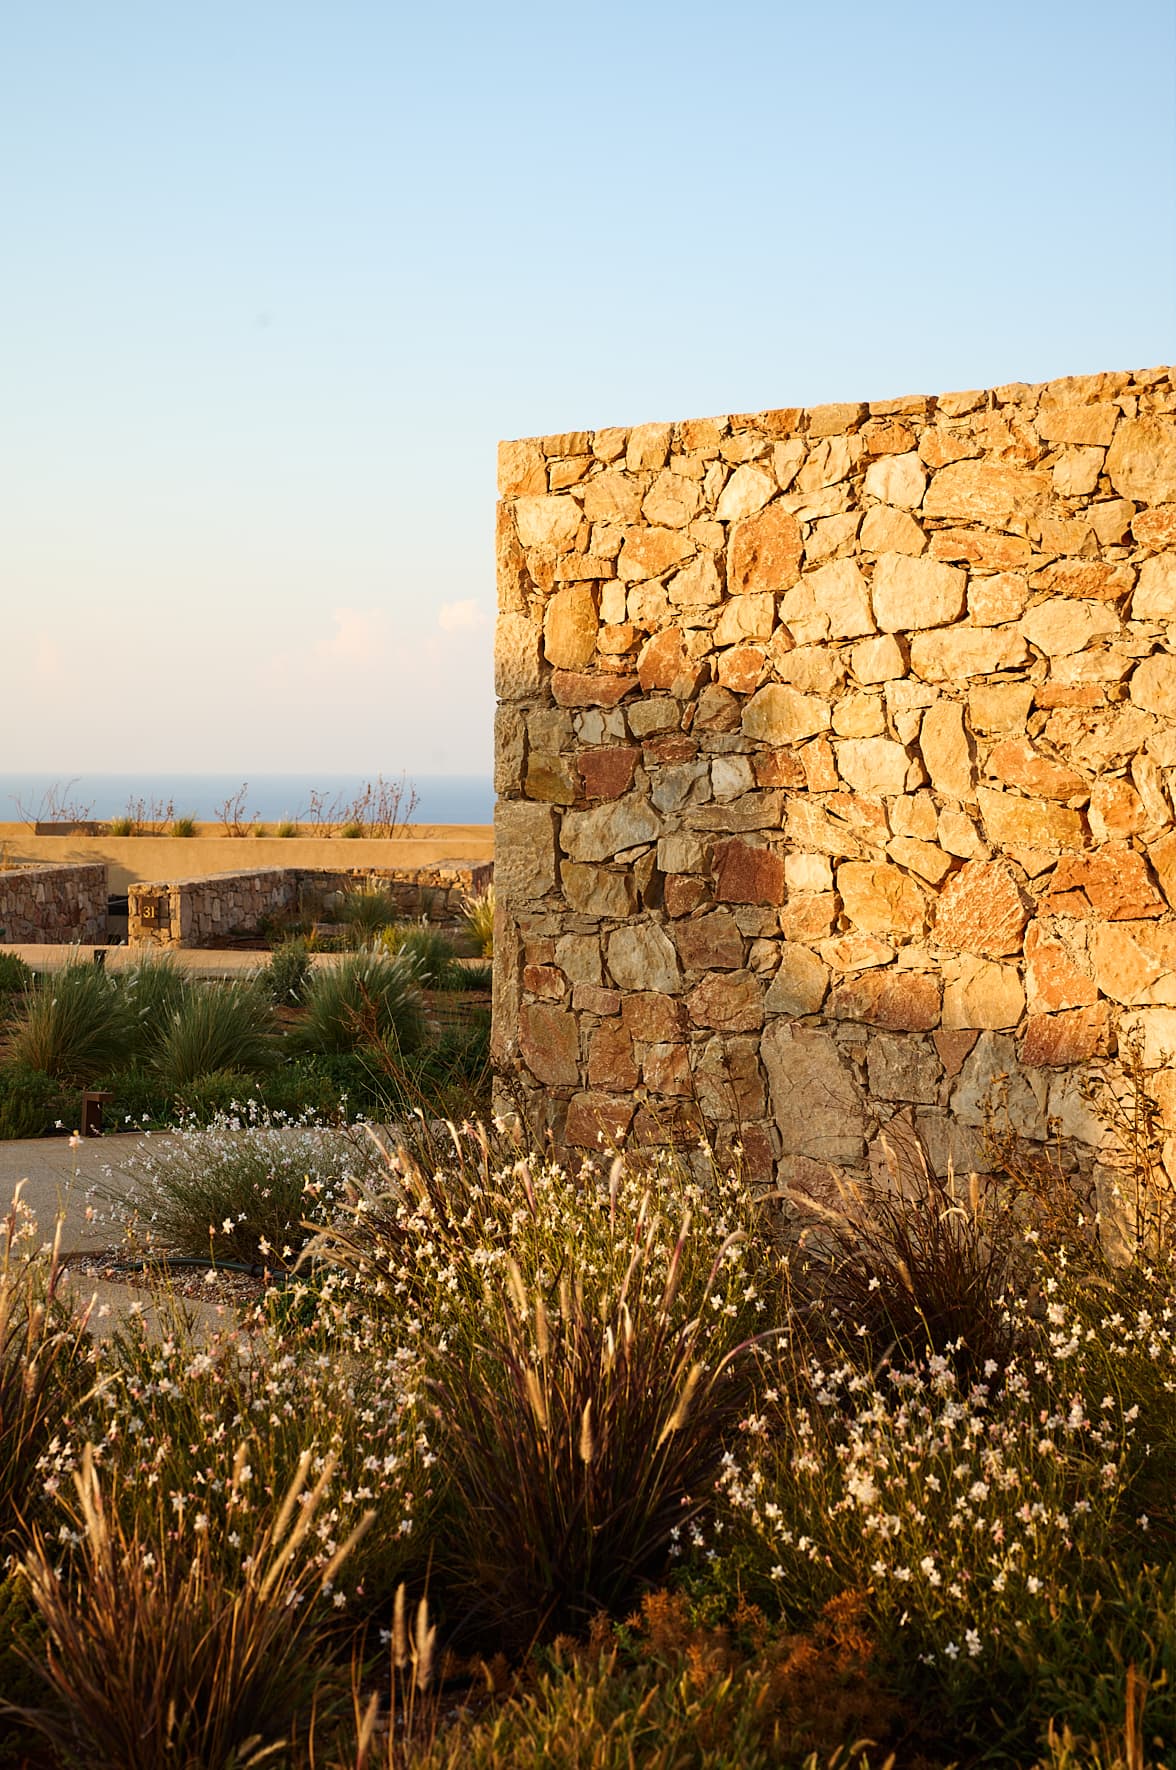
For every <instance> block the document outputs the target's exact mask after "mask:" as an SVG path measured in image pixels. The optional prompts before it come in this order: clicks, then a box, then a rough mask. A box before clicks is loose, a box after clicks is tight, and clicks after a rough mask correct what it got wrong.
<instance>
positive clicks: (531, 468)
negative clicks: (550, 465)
mask: <svg viewBox="0 0 1176 1770" xmlns="http://www.w3.org/2000/svg"><path fill="white" fill-rule="evenodd" d="M498 490H499V493H500V495H501V496H502V497H504V498H511V497H522V496H528V495H530V496H534V495H535V494H537V493H542V492H545V491H546V490H547V460H546V458H545V456H544V454H543V450H542V449H541V448H540V447H539V444H538V443H536V442H500V443H499V445H498Z"/></svg>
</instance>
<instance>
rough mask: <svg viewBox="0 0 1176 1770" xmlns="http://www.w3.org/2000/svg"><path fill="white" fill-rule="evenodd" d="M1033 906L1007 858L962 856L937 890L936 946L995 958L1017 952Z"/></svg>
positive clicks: (934, 930)
mask: <svg viewBox="0 0 1176 1770" xmlns="http://www.w3.org/2000/svg"><path fill="white" fill-rule="evenodd" d="M1032 909H1033V906H1032V904H1031V903H1030V901H1029V899H1028V898H1027V897H1026V896H1025V894H1024V892H1023V891H1022V890H1021V888H1020V886H1019V885H1018V883H1017V881H1016V879H1015V878H1014V876H1013V873H1012V870H1011V868H1010V867H1009V866H1008V864H1007V863H1006V862H1005V861H1002V860H994V861H983V860H969V861H965V863H964V865H963V866H962V867H961V868H960V870H959V872H958V873H953V874H952V875H951V877H950V878H949V879H948V880H947V882H946V884H945V885H944V887H943V889H942V891H941V892H940V893H939V896H938V898H937V899H936V901H935V906H934V921H933V925H932V932H933V934H934V936H935V939H936V940H937V941H938V942H939V944H940V946H946V947H951V948H953V949H954V950H955V951H956V952H961V953H978V954H980V956H981V957H982V958H986V959H997V958H1000V957H1001V956H1002V955H1003V954H1005V953H1019V952H1020V950H1021V940H1022V937H1023V935H1024V932H1025V924H1026V923H1027V922H1028V920H1029V917H1030V915H1031V914H1032Z"/></svg>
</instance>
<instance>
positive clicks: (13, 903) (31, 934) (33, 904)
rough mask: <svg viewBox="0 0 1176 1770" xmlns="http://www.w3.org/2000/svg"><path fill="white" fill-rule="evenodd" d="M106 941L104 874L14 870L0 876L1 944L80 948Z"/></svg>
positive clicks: (77, 869) (86, 869) (82, 869)
mask: <svg viewBox="0 0 1176 1770" xmlns="http://www.w3.org/2000/svg"><path fill="white" fill-rule="evenodd" d="M105 939H106V868H105V867H104V866H101V865H93V864H91V865H85V866H62V867H13V868H10V869H8V870H6V871H3V872H0V942H5V943H7V944H8V945H11V946H22V945H34V944H35V945H61V944H62V943H68V942H72V941H79V942H81V943H82V944H84V945H87V946H88V945H91V944H93V943H95V942H99V941H103V940H105Z"/></svg>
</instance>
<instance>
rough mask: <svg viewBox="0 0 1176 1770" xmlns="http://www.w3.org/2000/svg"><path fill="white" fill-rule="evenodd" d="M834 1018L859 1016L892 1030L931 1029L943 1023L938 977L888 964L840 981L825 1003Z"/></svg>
mask: <svg viewBox="0 0 1176 1770" xmlns="http://www.w3.org/2000/svg"><path fill="white" fill-rule="evenodd" d="M824 1013H825V1014H826V1015H827V1016H828V1018H829V1019H830V1020H859V1021H862V1022H864V1023H865V1024H866V1025H867V1026H881V1027H885V1028H886V1029H887V1030H888V1031H891V1032H930V1031H931V1029H932V1027H935V1026H938V1025H939V1015H940V984H939V980H938V978H935V977H929V976H927V975H926V974H925V973H923V972H921V971H898V970H896V969H895V968H894V967H893V966H888V967H886V968H884V969H881V970H876V971H860V972H858V973H857V974H856V975H855V976H853V977H850V978H847V980H846V981H845V982H844V983H839V984H838V985H837V986H836V988H835V989H834V990H833V991H832V992H831V993H830V995H829V998H828V1000H827V1001H826V1003H825V1007H824Z"/></svg>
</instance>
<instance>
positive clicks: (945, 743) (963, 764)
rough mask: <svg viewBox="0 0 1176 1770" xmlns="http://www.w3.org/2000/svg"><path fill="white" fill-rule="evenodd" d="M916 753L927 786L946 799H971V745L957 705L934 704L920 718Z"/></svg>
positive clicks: (972, 779)
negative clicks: (923, 770) (928, 777)
mask: <svg viewBox="0 0 1176 1770" xmlns="http://www.w3.org/2000/svg"><path fill="white" fill-rule="evenodd" d="M919 749H920V751H921V752H922V756H923V762H924V765H925V767H926V769H927V773H928V774H929V775H930V777H931V784H932V786H933V787H934V788H935V790H936V792H938V793H943V794H944V795H945V796H946V797H947V798H949V799H974V798H975V791H974V782H975V765H974V763H973V760H972V745H971V741H970V739H969V737H968V733H967V730H966V728H965V725H964V710H963V708H962V707H961V706H960V704H959V703H958V701H936V702H935V704H934V706H931V707H928V709H927V711H926V712H925V713H924V715H923V723H922V726H921V728H920V731H919Z"/></svg>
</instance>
